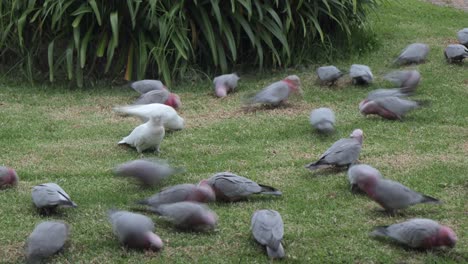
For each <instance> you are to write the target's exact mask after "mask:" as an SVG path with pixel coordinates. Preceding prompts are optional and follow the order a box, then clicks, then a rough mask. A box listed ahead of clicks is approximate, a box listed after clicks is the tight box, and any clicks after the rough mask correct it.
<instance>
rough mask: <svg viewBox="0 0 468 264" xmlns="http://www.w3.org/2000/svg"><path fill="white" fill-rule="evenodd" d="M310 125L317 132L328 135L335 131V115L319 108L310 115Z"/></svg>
mask: <svg viewBox="0 0 468 264" xmlns="http://www.w3.org/2000/svg"><path fill="white" fill-rule="evenodd" d="M309 120H310V124H311V125H312V126H313V127H314V128H316V129H317V130H318V131H320V132H323V133H330V132H333V131H334V130H335V128H334V125H335V113H334V112H333V110H331V109H330V108H326V107H321V108H317V109H314V110H312V112H311V113H310V118H309Z"/></svg>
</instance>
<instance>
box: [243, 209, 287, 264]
mask: <svg viewBox="0 0 468 264" xmlns="http://www.w3.org/2000/svg"><path fill="white" fill-rule="evenodd" d="M251 229H252V234H253V237H254V238H255V240H256V241H257V242H258V243H259V244H260V245H263V246H265V247H266V250H267V254H268V257H270V258H272V259H277V258H284V257H285V253H284V248H283V245H282V244H281V241H282V240H283V235H284V224H283V219H282V218H281V215H280V214H279V213H278V212H277V211H275V210H258V211H256V212H255V213H254V214H253V215H252V220H251Z"/></svg>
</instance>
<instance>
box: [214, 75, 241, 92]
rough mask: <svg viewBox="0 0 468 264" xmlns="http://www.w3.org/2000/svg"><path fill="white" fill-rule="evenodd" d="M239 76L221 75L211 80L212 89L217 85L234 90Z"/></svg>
mask: <svg viewBox="0 0 468 264" xmlns="http://www.w3.org/2000/svg"><path fill="white" fill-rule="evenodd" d="M239 79H240V78H239V76H237V74H235V73H231V74H223V75H220V76H218V77H216V78H214V79H213V84H214V87H215V88H216V86H217V85H226V86H227V87H228V88H229V90H231V91H232V90H234V89H235V88H236V87H237V82H238V81H239Z"/></svg>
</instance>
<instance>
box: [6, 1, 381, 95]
mask: <svg viewBox="0 0 468 264" xmlns="http://www.w3.org/2000/svg"><path fill="white" fill-rule="evenodd" d="M377 2H378V0H292V1H280V0H267V1H260V0H253V1H251V0H232V1H221V0H201V1H173V0H148V1H141V0H126V1H124V0H118V1H117V0H112V1H111V0H109V1H99V0H88V1H82V0H81V1H78V0H3V1H1V3H0V14H1V17H0V34H1V35H0V36H1V38H0V50H1V53H0V59H1V61H2V63H3V64H4V65H8V67H9V69H12V70H16V69H18V68H19V69H22V70H23V73H24V74H25V75H26V76H27V77H28V79H29V80H31V81H32V80H33V79H36V78H41V77H45V76H48V77H49V80H50V81H51V82H53V81H54V80H55V79H57V78H58V79H64V78H65V76H66V77H67V78H68V79H69V80H72V79H75V80H76V82H77V85H78V86H82V85H83V79H85V78H86V77H88V76H90V75H92V76H94V77H102V76H111V77H116V76H121V77H125V79H127V80H131V79H142V78H145V77H152V78H160V79H163V80H164V81H166V82H170V81H171V80H173V79H176V78H177V77H178V76H180V75H182V74H184V73H185V72H186V71H187V70H188V69H190V68H193V67H197V68H199V69H201V70H203V71H210V72H213V71H221V72H227V71H228V70H229V69H230V68H232V66H233V65H235V64H249V65H254V66H256V67H263V66H287V65H290V64H292V61H294V63H299V62H301V60H302V61H303V60H304V59H305V58H306V57H310V56H305V55H304V54H311V53H314V51H313V48H314V47H317V45H320V46H321V47H322V48H323V47H327V48H326V49H324V51H323V52H320V56H321V57H323V56H324V55H325V56H326V55H330V54H331V51H332V50H333V46H332V45H331V43H333V42H332V40H333V39H337V38H336V34H338V35H339V36H344V39H346V40H347V41H346V42H347V43H348V42H350V40H351V38H350V36H351V33H352V32H353V29H358V28H360V27H362V25H363V22H364V18H365V14H366V11H367V9H368V8H372V7H374V6H375V5H376V4H377ZM333 36H335V37H333ZM315 53H317V51H315ZM323 53H325V54H323ZM62 76H63V77H62Z"/></svg>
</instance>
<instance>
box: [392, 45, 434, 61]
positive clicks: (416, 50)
mask: <svg viewBox="0 0 468 264" xmlns="http://www.w3.org/2000/svg"><path fill="white" fill-rule="evenodd" d="M427 53H429V47H428V46H427V45H426V44H423V43H413V44H410V45H408V46H407V47H406V48H405V49H404V50H403V52H402V53H401V54H400V56H398V58H397V59H396V60H395V62H396V63H399V64H405V63H411V62H421V61H423V60H425V59H426V56H427Z"/></svg>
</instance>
